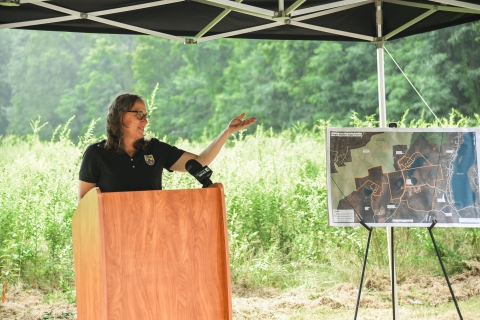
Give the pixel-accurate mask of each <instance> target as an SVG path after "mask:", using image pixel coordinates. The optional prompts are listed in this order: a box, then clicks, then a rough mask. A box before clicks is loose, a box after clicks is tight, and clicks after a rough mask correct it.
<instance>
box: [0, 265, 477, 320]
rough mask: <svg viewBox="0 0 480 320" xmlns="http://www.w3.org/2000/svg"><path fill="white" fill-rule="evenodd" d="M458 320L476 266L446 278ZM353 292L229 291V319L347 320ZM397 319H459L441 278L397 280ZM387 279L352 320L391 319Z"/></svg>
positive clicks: (37, 296) (42, 307) (3, 316)
mask: <svg viewBox="0 0 480 320" xmlns="http://www.w3.org/2000/svg"><path fill="white" fill-rule="evenodd" d="M450 282H451V284H452V287H453V291H454V293H455V296H456V298H457V300H458V305H459V309H460V311H461V313H462V316H463V319H465V320H467V319H471V320H474V319H475V320H478V319H480V263H479V262H474V261H471V262H468V263H467V268H466V269H465V270H464V271H463V272H462V273H461V274H458V275H455V276H453V277H451V278H450ZM357 295H358V286H357V285H354V284H349V283H344V284H338V285H335V286H333V287H331V288H329V289H322V290H315V289H306V288H295V289H290V290H284V291H280V290H277V289H271V288H270V289H269V288H267V289H256V290H253V289H248V288H244V287H242V286H234V287H233V301H232V305H233V318H234V319H236V320H237V319H239V320H240V319H242V320H243V319H338V320H341V319H353V318H354V315H355V306H356V301H357ZM6 297H7V300H6V301H5V302H4V303H2V302H1V301H0V320H13V319H21V320H37V319H39V320H45V319H76V308H75V304H68V303H62V302H55V303H46V302H45V301H46V297H45V296H44V295H43V294H42V293H41V292H40V291H38V290H21V289H20V288H11V289H10V290H9V292H8V294H7V296H6ZM398 299H399V308H398V310H397V312H398V313H397V315H398V318H400V319H409V320H410V319H436V320H450V319H459V315H458V313H457V310H456V307H455V305H454V304H453V302H452V297H451V295H450V291H449V289H448V286H447V284H446V282H445V279H444V278H443V277H428V276H427V277H418V278H408V279H403V280H402V279H399V284H398ZM390 301H391V288H390V280H389V278H388V276H375V277H371V278H367V279H365V281H364V287H363V289H362V299H361V301H360V307H359V309H358V314H357V319H392V318H393V316H392V304H391V302H390Z"/></svg>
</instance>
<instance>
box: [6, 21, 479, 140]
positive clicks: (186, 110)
mask: <svg viewBox="0 0 480 320" xmlns="http://www.w3.org/2000/svg"><path fill="white" fill-rule="evenodd" d="M385 46H386V48H387V49H388V51H389V52H390V53H391V54H392V55H393V57H394V58H395V60H396V61H397V63H398V64H399V65H400V66H401V67H402V68H403V70H404V71H405V73H406V74H407V75H408V76H409V78H410V80H411V81H412V83H413V84H414V85H415V86H416V88H417V89H418V90H419V92H420V93H421V94H422V95H423V97H424V98H425V100H426V101H427V102H428V104H429V105H430V107H431V108H432V110H433V112H434V113H435V114H436V115H437V116H438V117H447V116H448V115H449V114H450V112H451V110H452V109H455V110H457V111H459V112H460V113H462V114H465V115H468V116H473V115H474V113H475V112H478V111H477V110H479V107H480V60H479V59H478V57H480V23H479V22H477V23H471V24H465V25H461V26H457V27H451V28H446V29H442V30H437V31H433V32H429V33H425V34H420V35H416V36H411V37H407V38H404V39H399V40H395V41H392V42H387V43H386V44H385ZM0 56H1V57H2V58H3V59H2V60H3V61H2V65H1V67H0V135H4V134H7V133H10V134H16V135H25V134H28V133H31V130H32V129H31V128H30V121H32V120H36V119H38V117H41V118H40V119H41V122H42V123H45V122H48V124H47V125H46V126H45V127H44V128H43V129H42V131H41V133H40V134H41V137H42V138H43V139H49V138H50V136H51V135H52V133H53V132H54V130H55V128H56V127H57V126H58V125H61V124H64V123H66V122H67V121H68V120H69V119H70V118H71V117H72V116H75V118H74V119H72V120H71V123H70V128H71V137H72V138H73V139H76V138H77V137H78V136H79V135H82V133H83V132H84V131H85V130H86V128H87V127H88V125H89V123H90V122H91V121H92V120H93V119H100V123H104V121H105V114H106V111H107V107H108V104H109V102H110V101H111V100H112V98H113V97H114V96H115V95H116V94H118V93H120V92H135V93H138V94H140V95H142V96H144V97H145V98H150V97H151V96H152V92H154V89H155V87H156V86H157V84H158V90H156V91H155V92H156V94H155V97H154V99H153V101H152V102H153V105H154V106H155V107H156V109H155V111H153V113H152V118H151V121H150V127H149V129H150V130H151V131H152V132H154V133H155V134H156V135H157V136H159V137H165V136H166V137H167V138H168V139H169V140H175V139H177V138H180V137H181V138H188V139H196V138H198V137H200V136H205V135H207V136H210V135H215V134H217V133H218V132H219V131H220V130H221V129H222V128H223V127H224V126H225V125H226V123H227V122H228V121H229V120H230V119H231V118H233V117H234V116H236V115H238V114H239V113H241V112H247V114H248V115H254V116H256V117H258V118H259V121H258V122H259V124H263V125H264V126H265V127H267V128H268V127H271V128H273V130H276V131H280V130H282V129H284V128H287V127H290V126H291V125H293V124H295V125H298V124H299V123H302V124H303V125H306V126H307V127H312V126H313V125H314V124H315V123H316V122H317V121H318V120H319V119H324V120H328V119H329V120H330V121H331V123H333V124H335V125H339V126H346V125H348V123H349V120H350V117H349V115H350V114H351V113H352V112H356V113H357V114H358V115H359V116H360V117H364V116H368V115H373V114H375V113H377V109H378V94H377V70H376V68H377V67H376V63H377V62H376V50H375V47H374V45H372V44H370V43H357V42H322V41H278V40H275V41H274V40H247V39H220V40H216V41H211V42H206V43H201V44H197V45H184V44H182V43H177V42H173V41H170V40H165V39H160V38H155V37H152V36H140V35H138V36H132V35H104V34H82V33H60V32H46V31H28V30H13V29H12V30H0ZM385 77H386V95H387V118H388V119H389V120H392V121H398V120H399V119H400V118H402V116H404V115H405V113H406V112H407V110H408V115H407V120H408V119H418V118H420V117H422V115H423V117H424V118H425V119H426V120H428V121H432V120H433V119H434V116H433V114H432V113H431V112H430V111H428V109H426V107H425V104H424V103H423V102H422V100H421V99H420V98H419V97H418V95H417V94H416V93H415V91H414V90H413V89H412V87H411V86H410V84H409V83H408V82H407V81H406V79H405V78H404V76H403V75H402V73H401V72H400V71H399V70H398V68H397V66H396V65H395V63H394V62H393V61H392V60H391V59H390V58H389V57H388V55H386V56H385ZM95 130H96V132H95V134H102V133H103V132H104V126H103V125H97V126H96V129H95Z"/></svg>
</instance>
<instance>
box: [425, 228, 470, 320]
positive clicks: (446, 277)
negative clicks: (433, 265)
mask: <svg viewBox="0 0 480 320" xmlns="http://www.w3.org/2000/svg"><path fill="white" fill-rule="evenodd" d="M436 224H437V220H435V219H433V222H432V225H431V226H430V227H428V233H430V238H432V242H433V246H434V247H435V251H436V252H437V257H438V261H440V266H441V267H442V270H443V275H444V276H445V280H447V284H448V289H450V294H451V295H452V299H453V302H454V303H455V308H457V312H458V316H459V317H460V320H463V317H462V313H461V312H460V308H459V307H458V303H457V299H456V298H455V295H454V294H453V289H452V286H451V285H450V281H449V280H448V275H447V271H446V270H445V267H444V266H443V262H442V258H441V257H440V252H439V251H438V247H437V243H436V242H435V238H434V237H433V232H432V229H433V227H435V225H436Z"/></svg>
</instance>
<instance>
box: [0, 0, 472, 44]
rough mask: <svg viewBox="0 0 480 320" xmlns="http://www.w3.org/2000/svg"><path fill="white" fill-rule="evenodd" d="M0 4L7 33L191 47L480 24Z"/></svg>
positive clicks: (409, 8)
mask: <svg viewBox="0 0 480 320" xmlns="http://www.w3.org/2000/svg"><path fill="white" fill-rule="evenodd" d="M0 4H3V5H4V6H2V7H0V28H2V29H3V28H25V29H34V30H49V31H70V32H93V33H123V34H135V33H137V34H150V35H154V36H159V37H164V38H168V39H172V40H177V41H185V42H187V43H195V42H203V41H208V40H213V39H217V38H225V37H240V38H255V39H279V40H333V41H351V40H354V41H367V42H368V41H369V42H375V41H385V40H389V39H397V38H401V37H405V36H409V35H413V34H418V33H422V32H427V31H432V30H435V29H439V28H444V27H449V26H454V25H457V24H462V23H466V22H472V21H476V20H479V19H480V0H470V1H468V2H463V1H455V0H437V1H402V0H384V1H375V0H343V1H332V0H298V1H288V0H285V1H284V0H245V1H242V0H237V1H230V0H187V1H185V0H161V1H145V0H144V1H131V0H101V1H99V0H82V1H66V0H51V1H48V0H0ZM378 9H379V10H378ZM377 12H378V13H380V15H377ZM378 25H382V29H383V32H382V35H381V36H380V35H379V34H378Z"/></svg>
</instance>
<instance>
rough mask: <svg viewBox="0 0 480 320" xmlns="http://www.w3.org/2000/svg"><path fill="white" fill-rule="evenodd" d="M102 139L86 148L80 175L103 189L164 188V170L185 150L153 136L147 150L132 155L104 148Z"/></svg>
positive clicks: (111, 190) (112, 190)
mask: <svg viewBox="0 0 480 320" xmlns="http://www.w3.org/2000/svg"><path fill="white" fill-rule="evenodd" d="M105 142H106V140H103V141H101V142H98V143H94V144H92V145H90V146H88V147H87V149H86V150H85V153H84V154H83V160H82V165H81V167H80V173H79V178H80V180H81V181H85V182H90V183H95V184H96V186H97V187H99V188H100V190H101V191H102V192H115V191H140V190H161V189H162V172H163V169H164V168H166V169H170V167H171V166H172V165H173V164H174V163H175V162H176V161H177V160H178V159H179V158H180V157H181V156H182V154H183V153H184V151H183V150H180V149H178V148H177V147H174V146H171V145H169V144H167V143H164V142H161V141H159V140H157V139H151V140H150V142H148V144H147V146H146V148H145V150H138V151H137V152H136V153H135V154H134V155H133V157H130V156H129V155H128V154H126V153H123V154H117V153H113V152H108V151H107V150H105Z"/></svg>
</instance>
